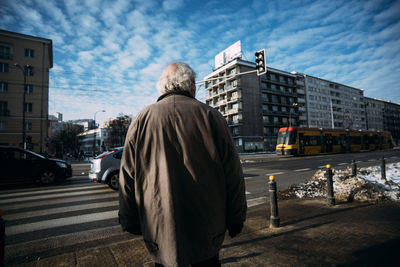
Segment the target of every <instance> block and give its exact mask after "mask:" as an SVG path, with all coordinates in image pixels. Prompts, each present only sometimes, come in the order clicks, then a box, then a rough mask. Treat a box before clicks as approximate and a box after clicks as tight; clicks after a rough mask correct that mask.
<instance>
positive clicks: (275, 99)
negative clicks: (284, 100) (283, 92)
mask: <svg viewBox="0 0 400 267" xmlns="http://www.w3.org/2000/svg"><path fill="white" fill-rule="evenodd" d="M278 101H279V99H278V96H277V95H272V102H273V103H278Z"/></svg>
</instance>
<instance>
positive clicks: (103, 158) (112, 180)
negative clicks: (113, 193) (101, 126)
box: [89, 147, 124, 190]
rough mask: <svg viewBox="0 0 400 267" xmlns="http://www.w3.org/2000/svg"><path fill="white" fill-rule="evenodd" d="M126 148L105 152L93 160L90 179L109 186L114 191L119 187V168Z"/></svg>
mask: <svg viewBox="0 0 400 267" xmlns="http://www.w3.org/2000/svg"><path fill="white" fill-rule="evenodd" d="M123 148H124V147H118V148H115V149H113V150H112V151H108V152H104V153H102V154H100V155H98V156H97V157H96V158H94V159H93V160H92V165H91V168H90V171H89V178H90V179H91V180H92V181H93V182H98V183H103V184H108V186H109V187H111V188H112V189H114V190H118V187H119V181H118V180H119V166H120V164H121V157H122V152H123Z"/></svg>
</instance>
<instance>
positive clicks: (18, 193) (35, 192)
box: [0, 184, 106, 198]
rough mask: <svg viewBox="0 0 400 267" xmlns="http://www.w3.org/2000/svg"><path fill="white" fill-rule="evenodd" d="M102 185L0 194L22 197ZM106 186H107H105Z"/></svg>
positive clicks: (2, 195)
mask: <svg viewBox="0 0 400 267" xmlns="http://www.w3.org/2000/svg"><path fill="white" fill-rule="evenodd" d="M100 186H102V185H101V184H98V185H96V184H93V185H89V186H74V187H69V188H63V189H51V190H46V189H44V190H40V189H38V190H34V191H26V192H17V193H9V194H0V197H1V198H3V197H20V196H25V195H33V194H37V195H39V194H43V193H55V192H70V191H71V192H74V191H76V190H81V189H94V188H98V187H100ZM104 187H105V188H106V186H104Z"/></svg>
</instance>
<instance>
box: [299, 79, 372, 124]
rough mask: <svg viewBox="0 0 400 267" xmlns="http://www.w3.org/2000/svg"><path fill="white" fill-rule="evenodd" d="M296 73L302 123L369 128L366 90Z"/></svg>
mask: <svg viewBox="0 0 400 267" xmlns="http://www.w3.org/2000/svg"><path fill="white" fill-rule="evenodd" d="M296 75H297V86H298V89H297V91H298V92H299V95H298V98H299V102H300V101H301V103H302V108H301V110H299V115H300V117H301V120H300V125H301V126H306V127H317V128H345V129H354V130H362V129H364V130H365V129H367V126H366V116H365V106H364V91H363V90H361V89H357V88H353V87H350V86H347V85H343V84H339V83H336V82H332V81H328V80H324V79H321V78H317V77H313V76H309V75H306V74H301V73H297V74H296ZM303 91H304V92H303ZM304 99H305V101H304ZM304 102H305V103H304ZM306 122H307V123H306Z"/></svg>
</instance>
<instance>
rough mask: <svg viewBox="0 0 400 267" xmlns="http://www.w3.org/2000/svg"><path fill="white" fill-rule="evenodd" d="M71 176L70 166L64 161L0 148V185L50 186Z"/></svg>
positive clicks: (4, 147) (10, 148)
mask: <svg viewBox="0 0 400 267" xmlns="http://www.w3.org/2000/svg"><path fill="white" fill-rule="evenodd" d="M71 176H72V168H71V164H69V163H68V162H66V161H63V160H59V159H49V158H46V157H44V156H42V155H39V154H36V153H35V152H32V151H29V150H25V149H21V148H17V147H10V146H0V184H16V183H21V182H41V183H42V184H51V183H53V182H54V181H55V180H59V179H65V178H69V177H71Z"/></svg>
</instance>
